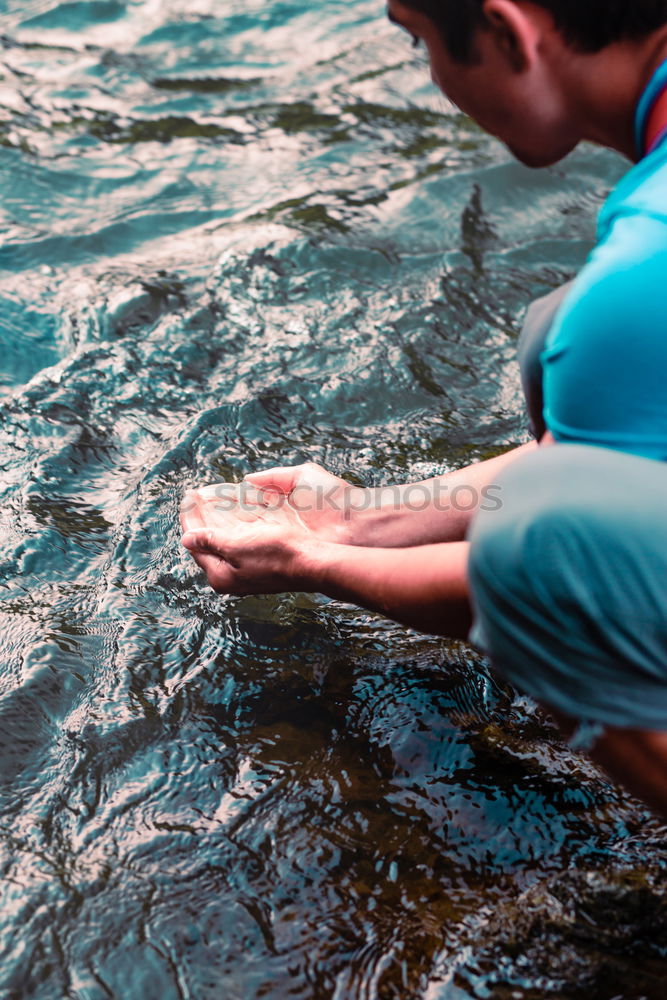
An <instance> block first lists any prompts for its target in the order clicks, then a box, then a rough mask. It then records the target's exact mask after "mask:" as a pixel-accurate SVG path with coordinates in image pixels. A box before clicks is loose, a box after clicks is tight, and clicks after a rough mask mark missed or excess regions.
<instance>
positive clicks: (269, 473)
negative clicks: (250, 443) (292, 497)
mask: <svg viewBox="0 0 667 1000" xmlns="http://www.w3.org/2000/svg"><path fill="white" fill-rule="evenodd" d="M302 472H303V466H302V465H290V466H278V467H277V468H275V469H265V470H263V471H262V472H251V473H250V474H249V475H247V476H246V477H245V479H246V482H248V483H252V484H253V486H257V487H259V488H260V489H263V490H266V489H272V490H277V491H278V492H280V493H291V492H292V490H293V489H294V487H295V486H296V483H297V481H298V479H299V477H300V476H301V473H302Z"/></svg>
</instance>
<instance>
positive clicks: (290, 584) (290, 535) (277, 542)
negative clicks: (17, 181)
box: [181, 483, 310, 595]
mask: <svg viewBox="0 0 667 1000" xmlns="http://www.w3.org/2000/svg"><path fill="white" fill-rule="evenodd" d="M271 500H272V502H268V501H271ZM268 501H267V498H266V497H263V496H262V494H261V493H260V492H258V491H257V490H255V489H254V487H252V488H250V487H247V486H244V484H233V483H231V484H230V483H217V484H215V485H212V486H206V487H203V488H202V489H198V490H192V491H191V492H189V493H188V494H186V496H185V498H184V500H183V503H182V505H181V526H182V528H183V532H184V534H183V539H182V541H183V545H184V546H185V547H186V548H187V549H188V551H189V552H190V553H191V555H192V556H193V558H194V560H195V562H196V563H197V565H198V566H200V567H201V569H203V570H204V572H205V573H206V577H207V579H208V582H209V584H210V585H211V587H213V589H214V590H215V591H217V592H218V593H221V594H235V595H243V594H275V593H283V592H285V591H289V590H304V589H307V586H306V574H305V560H304V551H305V549H306V548H307V546H306V544H305V543H306V541H307V538H308V536H309V534H310V532H309V530H308V528H307V527H306V525H305V524H304V523H303V521H302V520H301V518H300V516H299V514H298V512H297V511H296V510H294V508H292V507H290V505H289V504H288V502H287V498H286V497H285V496H284V495H280V497H278V496H277V495H276V494H274V495H273V497H269V498H268Z"/></svg>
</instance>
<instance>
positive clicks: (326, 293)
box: [0, 0, 667, 1000]
mask: <svg viewBox="0 0 667 1000" xmlns="http://www.w3.org/2000/svg"><path fill="white" fill-rule="evenodd" d="M0 10H1V11H2V22H1V33H2V39H1V44H2V60H1V65H0V108H1V111H0V178H1V179H0V183H1V189H2V193H3V198H2V207H1V212H2V215H1V219H0V232H1V245H0V268H1V270H0V297H1V301H2V309H1V312H0V348H1V350H0V395H1V407H2V409H1V429H0V467H1V469H2V474H1V483H0V490H1V492H0V524H1V526H2V531H1V534H0V588H1V591H0V593H1V598H2V601H1V604H0V786H1V787H0V794H1V802H2V808H1V813H0V874H1V876H2V877H1V880H0V887H1V890H2V907H1V909H0V924H1V926H0V949H1V950H0V995H1V996H2V997H3V998H7V1000H19V998H20V1000H61V998H69V1000H107V998H115V1000H185V998H187V1000H255V998H257V1000H259V998H270V1000H283V998H288V997H293V998H303V1000H306V998H308V1000H325V998H326V1000H372V998H379V1000H391V998H400V1000H411V998H415V1000H416V998H420V1000H464V998H481V1000H485V998H494V1000H495V998H498V1000H505V998H507V1000H509V998H518V1000H541V998H544V997H554V998H561V1000H564V998H568V1000H573V998H574V1000H578V998H581V1000H584V998H585V1000H612V998H616V1000H639V998H641V997H644V998H647V1000H664V996H665V993H666V988H665V982H667V904H666V899H667V894H666V892H665V871H666V866H667V849H666V846H665V829H664V828H663V827H662V826H661V825H660V824H659V823H658V822H657V821H656V820H655V819H653V818H651V816H650V815H649V814H648V813H647V812H646V810H645V809H644V808H643V807H642V806H641V805H640V804H638V803H637V802H635V801H634V800H632V799H631V798H629V797H628V796H626V795H624V794H623V793H621V792H620V791H619V790H617V789H615V788H614V787H612V786H611V785H610V784H609V783H608V782H607V781H606V780H605V778H604V776H603V775H602V774H601V773H600V772H599V771H598V770H597V768H595V767H594V766H593V765H592V764H590V763H589V762H588V761H587V760H586V758H584V757H582V756H581V755H580V754H578V753H575V752H574V751H572V750H570V749H569V748H568V747H567V746H565V745H564V744H563V743H562V742H561V741H560V739H559V737H558V734H557V732H556V730H555V729H554V726H553V725H552V723H551V722H550V720H549V719H548V717H547V716H545V715H544V714H543V713H541V712H540V711H538V709H537V708H536V707H535V705H534V704H533V703H532V702H530V701H529V700H528V699H526V698H523V697H521V696H520V695H519V694H518V693H516V692H515V691H513V690H512V689H511V688H510V687H509V686H507V685H506V684H504V683H503V682H502V681H501V680H499V679H498V678H494V677H493V676H492V675H491V674H490V672H489V669H488V665H487V664H486V663H485V662H484V660H482V659H481V658H480V657H479V656H478V655H477V654H476V653H474V652H473V651H472V650H471V649H469V648H468V647H466V646H465V645H463V644H460V643H448V642H444V641H440V640H435V639H431V638H427V637H423V636H419V635H417V634H415V633H411V632H408V631H406V630H404V629H402V628H399V627H398V626H394V625H392V624H390V623H386V622H382V621H380V620H379V619H377V618H376V617H374V616H373V615H370V614H366V613H364V612H360V611H357V610H355V609H353V608H350V607H348V606H345V605H342V604H339V603H337V602H334V601H327V600H324V599H321V598H317V597H311V596H303V595H288V596H279V597H258V598H245V599H242V600H239V599H221V598H218V597H216V596H215V595H214V594H212V593H211V592H209V590H208V589H207V587H206V586H205V585H204V583H203V581H202V579H201V577H200V576H199V575H198V574H197V572H195V567H194V564H193V563H192V562H191V561H190V560H189V558H188V557H187V556H186V555H185V554H184V553H183V552H182V551H181V549H180V547H179V532H178V528H177V523H176V515H177V509H178V504H179V500H180V497H181V496H182V493H183V491H184V490H185V489H186V488H187V487H188V486H190V485H192V484H193V483H196V482H201V481H210V480H215V479H216V478H219V477H223V478H225V479H237V478H239V477H241V476H242V475H243V474H245V473H246V472H248V471H250V470H256V469H261V468H265V467H267V466H268V465H272V464H276V463H293V462H298V461H302V460H304V459H307V458H310V459H315V460H317V461H321V462H323V463H324V464H325V465H326V466H327V467H329V468H331V469H332V470H334V471H335V472H337V473H340V474H344V475H346V476H348V477H351V478H352V479H354V481H356V482H359V483H366V484H383V483H391V482H400V481H406V480H408V479H410V478H413V479H419V478H423V477H424V476H426V475H428V474H431V473H432V472H435V471H437V470H439V469H446V468H449V467H453V466H458V465H462V464H464V463H466V462H468V461H470V460H473V459H475V458H479V457H483V456H487V455H489V454H493V453H494V452H496V451H498V450H501V449H503V448H505V447H507V446H508V445H511V444H516V443H519V442H521V441H523V440H526V438H527V430H526V419H525V416H524V413H523V409H522V404H521V398H520V393H519V386H518V377H517V372H516V366H515V360H514V358H515V349H516V337H517V331H518V328H519V325H520V320H521V315H522V310H523V308H524V307H525V305H526V303H527V302H528V301H529V300H530V299H531V298H533V297H535V296H536V295H538V294H541V293H543V292H546V291H547V290H549V289H551V288H553V287H555V286H556V285H558V284H559V283H561V282H562V281H564V280H566V279H567V278H569V277H570V276H571V275H572V274H573V273H574V271H575V270H576V268H577V267H578V266H579V265H580V264H581V263H582V261H583V260H584V259H585V256H586V253H587V251H588V249H589V247H590V245H591V242H592V239H593V235H594V223H595V215H596V212H597V210H598V208H599V206H600V204H601V201H602V200H603V198H604V197H605V194H606V192H607V191H608V190H609V188H610V187H611V186H612V185H613V184H614V182H615V181H616V179H617V178H618V177H619V176H620V174H621V173H622V171H623V169H624V167H623V164H622V163H621V162H620V161H619V160H618V158H616V157H615V156H612V155H611V154H609V153H606V152H603V151H600V150H596V149H594V148H592V147H587V148H582V149H580V150H579V151H577V152H576V153H575V154H574V155H573V156H571V157H570V158H569V160H568V161H567V162H565V163H563V164H561V165H559V166H557V167H554V168H553V169H550V170H546V171H541V172H531V171H529V170H527V169H524V168H522V167H520V166H518V165H517V164H515V163H513V162H512V160H511V158H510V156H509V155H508V153H507V152H506V151H505V150H504V149H503V148H502V147H501V146H500V145H499V144H497V143H496V142H495V141H494V140H491V139H489V138H487V137H486V136H485V135H484V134H483V133H481V132H480V130H479V129H478V128H477V127H476V126H475V124H474V123H473V122H471V121H470V120H469V119H467V118H466V117H465V116H463V115H462V114H460V113H459V112H458V111H457V110H456V109H455V108H453V107H452V106H451V105H449V104H448V103H447V102H446V101H445V99H444V98H442V97H441V96H440V95H438V94H437V93H436V91H435V89H434V88H433V86H432V85H431V84H430V83H429V79H428V71H427V67H426V66H425V64H424V57H423V55H421V54H420V53H419V52H418V51H417V52H415V51H413V50H412V49H411V47H410V40H409V39H408V38H407V36H405V35H404V34H402V33H401V32H399V31H398V30H397V29H396V28H393V27H391V26H390V25H389V24H388V23H387V22H386V20H385V18H384V13H383V10H382V4H381V2H380V0H372V2H369V0H319V2H318V0H316V2H315V3H305V2H304V0H189V2H186V0H136V2H131V0H129V2H121V0H75V2H69V3H60V4H58V3H54V2H53V0H3V3H2V4H1V6H0Z"/></svg>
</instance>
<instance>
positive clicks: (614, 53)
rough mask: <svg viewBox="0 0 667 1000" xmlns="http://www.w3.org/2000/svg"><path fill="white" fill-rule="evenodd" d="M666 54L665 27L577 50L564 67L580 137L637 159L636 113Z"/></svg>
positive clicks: (566, 85) (629, 157)
mask: <svg viewBox="0 0 667 1000" xmlns="http://www.w3.org/2000/svg"><path fill="white" fill-rule="evenodd" d="M666 59H667V29H664V28H663V29H661V31H660V32H658V33H656V34H655V35H652V36H651V37H650V38H649V39H646V40H644V41H642V42H639V43H637V42H632V43H630V42H627V43H621V44H616V45H610V46H608V47H607V48H605V49H603V50H602V51H601V52H595V53H592V54H588V53H586V54H582V55H581V56H578V55H575V56H574V57H573V59H572V60H571V62H569V63H568V65H567V67H566V69H565V73H564V76H565V87H566V89H567V90H568V92H569V96H570V108H571V113H572V114H573V116H574V117H575V118H576V119H577V122H578V126H579V131H580V134H581V137H582V139H587V140H590V141H591V142H596V143H599V144H600V145H602V146H608V147H609V148H610V149H615V150H616V151H617V152H619V153H621V154H623V155H624V156H626V157H627V158H628V159H629V160H633V161H636V160H638V159H639V158H640V157H641V155H642V151H640V150H637V149H636V146H635V128H634V126H635V114H636V111H637V105H638V103H639V100H640V98H641V96H642V94H643V93H644V91H645V89H646V87H647V86H648V83H649V81H650V79H651V77H652V76H653V74H654V73H655V71H656V69H657V68H658V67H659V66H660V64H661V63H662V62H664V61H665V60H666Z"/></svg>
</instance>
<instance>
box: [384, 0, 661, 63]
mask: <svg viewBox="0 0 667 1000" xmlns="http://www.w3.org/2000/svg"><path fill="white" fill-rule="evenodd" d="M401 2H402V3H403V4H404V6H406V7H410V8H411V9H412V10H417V11H419V12H420V13H422V14H426V16H427V17H429V18H430V19H431V20H432V21H433V22H434V24H436V25H437V27H438V28H439V30H440V32H441V34H442V36H443V39H444V41H445V45H446V46H447V50H448V51H449V53H450V55H451V56H452V58H453V59H455V60H457V61H458V62H469V61H470V60H471V59H472V58H473V55H474V49H473V37H474V34H475V30H476V29H477V28H479V27H483V26H484V14H483V12H482V3H483V0H401ZM533 3H536V4H537V5H538V6H539V7H543V8H544V9H545V10H548V11H549V12H550V13H551V15H552V17H553V19H554V24H555V26H556V28H557V29H558V30H559V31H560V32H561V34H562V35H563V38H564V39H565V41H566V42H567V43H568V44H569V45H571V46H572V47H573V48H575V49H577V50H578V51H580V52H599V51H600V49H603V48H605V46H607V45H611V44H612V42H620V41H629V40H631V39H639V38H644V37H646V35H650V34H651V32H653V31H656V30H657V29H658V28H660V27H661V26H662V25H664V24H665V23H667V0H533Z"/></svg>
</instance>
